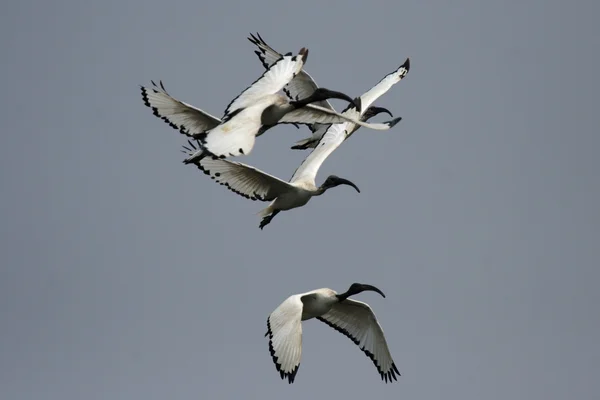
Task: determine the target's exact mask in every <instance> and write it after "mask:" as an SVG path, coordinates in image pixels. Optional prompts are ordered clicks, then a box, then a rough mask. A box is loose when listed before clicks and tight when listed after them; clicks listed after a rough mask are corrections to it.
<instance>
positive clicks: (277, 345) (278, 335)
mask: <svg viewBox="0 0 600 400" xmlns="http://www.w3.org/2000/svg"><path fill="white" fill-rule="evenodd" d="M302 309H303V303H302V300H301V296H300V295H293V296H290V297H288V298H287V299H286V300H285V301H284V302H283V303H281V304H280V305H279V307H277V308H276V309H275V311H273V312H272V313H271V315H269V318H267V335H266V336H268V337H269V351H270V352H271V357H273V362H274V363H275V367H276V368H277V371H279V374H280V375H281V379H285V378H287V379H288V381H289V383H292V382H294V378H295V377H296V373H297V372H298V368H299V367H300V359H301V357H302V321H301V320H302Z"/></svg>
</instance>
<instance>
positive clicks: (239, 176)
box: [184, 108, 402, 229]
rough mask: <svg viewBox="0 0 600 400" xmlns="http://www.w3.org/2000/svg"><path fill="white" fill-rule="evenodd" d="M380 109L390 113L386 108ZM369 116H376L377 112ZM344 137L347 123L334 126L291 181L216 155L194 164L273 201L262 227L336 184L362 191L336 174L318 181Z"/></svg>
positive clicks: (251, 195) (250, 195) (236, 188)
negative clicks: (278, 215)
mask: <svg viewBox="0 0 600 400" xmlns="http://www.w3.org/2000/svg"><path fill="white" fill-rule="evenodd" d="M377 110H378V111H380V112H387V113H389V111H388V110H386V109H385V108H378V109H377ZM369 115H375V112H373V113H372V114H369ZM401 119H402V118H400V117H398V118H395V119H394V120H392V121H390V122H388V123H389V124H390V126H394V125H395V124H396V123H398V122H399V121H400V120H401ZM345 137H346V128H345V124H333V125H331V127H330V128H329V129H328V130H327V133H326V134H325V136H323V138H322V140H321V142H320V145H319V146H318V147H317V148H316V149H314V150H313V151H312V152H311V153H310V154H309V155H308V156H307V157H306V158H305V159H304V161H302V163H301V164H300V166H299V167H298V168H297V169H296V172H294V175H293V176H292V179H291V180H290V181H289V182H285V181H283V180H281V179H279V178H277V177H275V176H273V175H270V174H267V173H266V172H263V171H261V170H259V169H256V168H254V167H252V166H250V165H246V164H242V163H240V162H236V161H231V160H225V159H221V158H219V157H216V156H212V157H204V158H202V159H199V160H194V161H193V163H194V164H195V165H196V166H197V167H198V168H199V169H200V170H201V171H202V172H204V173H205V174H206V175H209V176H210V177H211V178H212V179H213V180H214V181H215V182H217V183H220V184H221V185H224V186H225V187H226V188H228V189H229V190H231V191H232V192H234V193H237V194H239V195H241V196H243V197H246V198H247V199H251V200H260V201H270V202H271V204H269V206H268V207H267V208H265V209H263V210H262V211H260V212H259V213H258V215H259V216H260V217H262V220H261V222H260V224H259V228H260V229H263V228H264V227H265V226H266V225H268V224H269V223H270V222H271V220H272V219H273V218H274V217H275V216H276V215H277V214H278V213H280V212H281V211H286V210H291V209H293V208H297V207H302V206H303V205H305V204H306V203H308V201H309V200H310V199H311V198H312V197H313V196H320V195H322V194H323V193H325V192H326V191H327V190H328V189H331V188H333V187H336V186H339V185H349V186H352V187H353V188H354V189H355V190H356V191H357V192H359V193H360V190H359V188H358V187H357V186H356V185H355V184H354V183H353V182H351V181H349V180H347V179H343V178H340V177H338V176H336V175H330V176H329V177H327V179H325V181H324V182H323V184H322V185H321V186H316V184H315V177H316V175H317V172H318V170H319V168H320V166H321V164H323V162H324V161H325V159H326V158H327V157H328V156H329V155H330V154H331V153H332V152H333V151H334V150H335V149H336V148H337V147H338V146H339V145H340V144H341V143H342V142H343V141H344V139H345ZM188 143H189V144H190V146H191V147H186V146H184V149H185V150H184V153H187V154H188V155H191V156H193V154H196V152H197V150H198V149H197V148H196V146H194V144H193V143H192V142H191V141H188Z"/></svg>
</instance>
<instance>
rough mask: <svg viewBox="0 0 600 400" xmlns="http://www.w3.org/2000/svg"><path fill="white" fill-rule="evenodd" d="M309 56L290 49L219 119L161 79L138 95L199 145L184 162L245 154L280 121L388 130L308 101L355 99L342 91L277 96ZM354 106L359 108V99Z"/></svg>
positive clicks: (236, 99) (233, 101) (315, 91)
mask: <svg viewBox="0 0 600 400" xmlns="http://www.w3.org/2000/svg"><path fill="white" fill-rule="evenodd" d="M307 55H308V50H307V49H305V48H303V49H301V50H300V52H299V53H298V55H296V56H292V54H291V53H288V54H286V55H283V56H280V57H279V58H278V59H277V60H276V61H275V62H274V63H273V64H272V65H271V66H270V68H269V69H267V70H266V71H265V73H264V74H263V75H262V76H261V77H260V78H258V79H257V80H256V81H255V82H254V83H253V84H252V85H251V86H250V87H248V88H247V89H246V90H244V91H243V92H242V93H241V94H240V95H239V96H237V97H236V98H235V99H233V100H232V101H231V103H229V105H228V106H227V109H226V110H225V113H224V115H223V118H221V119H218V118H216V117H214V116H212V115H210V114H208V113H206V112H204V111H202V110H200V109H198V108H195V107H193V106H191V105H189V104H187V103H184V102H182V101H179V100H177V99H175V98H173V97H171V96H170V95H169V94H168V93H167V91H166V90H165V88H164V86H163V84H162V82H161V83H160V87H159V86H157V85H156V84H154V82H152V83H153V87H151V88H147V87H143V86H142V87H141V91H142V98H143V100H144V104H145V105H146V106H148V107H150V108H151V109H152V111H153V113H154V115H156V116H157V117H159V118H161V119H162V120H164V121H165V122H167V123H168V124H169V125H170V126H171V127H173V128H175V129H177V130H179V131H180V132H181V133H183V134H185V135H187V136H190V137H193V138H194V139H196V140H198V141H199V142H200V145H201V147H200V149H198V151H197V152H196V153H195V154H192V155H191V156H190V157H189V158H188V159H186V160H184V162H185V163H186V164H188V163H191V162H193V161H194V160H198V159H202V158H203V157H205V156H207V155H213V156H217V157H221V158H225V157H234V156H239V155H243V154H249V153H250V152H251V151H252V148H253V147H254V141H255V137H256V136H260V135H261V134H262V133H264V132H265V131H266V130H268V129H269V128H271V127H273V126H275V125H276V124H279V123H290V124H312V123H316V122H321V123H333V122H345V121H351V122H354V123H357V124H359V125H361V126H365V127H368V128H371V129H377V130H387V129H389V128H390V125H389V124H388V123H380V124H367V123H364V122H361V121H357V120H354V119H352V118H350V117H347V116H345V115H342V114H339V113H337V112H335V111H332V110H330V109H327V108H322V107H319V106H317V105H313V104H310V103H312V102H318V101H323V100H326V99H329V98H338V99H342V100H346V101H348V102H350V103H353V102H354V100H353V99H352V98H350V97H349V96H347V95H345V94H343V93H340V92H336V91H332V90H328V89H324V88H319V89H317V90H314V91H312V92H311V93H310V94H309V95H307V96H306V97H303V98H302V99H297V100H292V101H290V100H288V99H287V98H286V97H285V96H283V95H280V94H278V92H279V91H280V90H282V88H283V87H284V86H285V85H286V84H287V83H288V82H289V81H290V80H292V79H293V78H294V76H295V75H296V74H297V73H298V72H299V71H300V70H301V69H302V66H303V65H304V63H305V61H306V58H307ZM354 104H355V106H356V107H357V108H360V103H359V101H357V102H356V103H354Z"/></svg>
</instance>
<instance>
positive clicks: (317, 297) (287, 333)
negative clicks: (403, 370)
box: [265, 283, 400, 383]
mask: <svg viewBox="0 0 600 400" xmlns="http://www.w3.org/2000/svg"><path fill="white" fill-rule="evenodd" d="M367 290H369V291H374V292H377V293H379V294H380V295H382V296H383V297H385V295H384V294H383V292H382V291H381V290H379V289H377V288H376V287H375V286H371V285H365V284H361V283H353V284H352V285H351V286H350V288H349V289H348V291H347V292H345V293H341V294H337V293H336V292H335V291H333V290H331V289H326V288H325V289H317V290H312V291H310V292H306V293H302V294H295V295H293V296H290V297H288V298H287V299H286V300H285V301H284V302H283V303H281V305H280V306H279V307H277V308H276V309H275V311H273V312H272V313H271V315H269V318H267V333H266V334H265V336H268V337H269V351H270V352H271V356H272V357H273V362H274V363H275V367H276V368H277V371H279V374H280V375H281V379H285V378H287V379H288V382H289V383H292V382H294V379H295V377H296V373H297V372H298V368H299V367H300V358H301V355H302V324H301V321H306V320H308V319H311V318H317V319H318V320H319V321H321V322H324V323H326V324H327V325H329V326H331V327H332V328H333V329H335V330H337V331H338V332H341V333H343V334H344V335H346V336H347V337H348V338H350V340H352V341H353V342H354V343H355V344H356V345H358V346H359V347H360V349H361V350H362V351H363V352H364V353H365V354H366V355H367V356H368V357H369V358H370V359H371V360H372V361H373V364H375V367H376V368H377V371H379V374H380V375H381V379H382V380H385V382H386V383H387V382H392V380H398V379H397V377H396V374H397V375H398V376H400V372H399V371H398V368H396V364H394V360H393V359H392V355H391V354H390V350H389V349H388V345H387V342H386V340H385V336H384V334H383V329H381V325H379V322H378V321H377V318H376V317H375V314H374V313H373V310H371V307H369V305H368V304H366V303H363V302H360V301H356V300H352V299H348V297H349V296H353V295H355V294H358V293H360V292H363V291H367Z"/></svg>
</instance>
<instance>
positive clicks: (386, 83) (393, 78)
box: [360, 58, 410, 112]
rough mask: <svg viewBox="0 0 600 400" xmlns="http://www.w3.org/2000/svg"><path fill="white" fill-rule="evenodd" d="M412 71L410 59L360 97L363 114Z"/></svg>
mask: <svg viewBox="0 0 600 400" xmlns="http://www.w3.org/2000/svg"><path fill="white" fill-rule="evenodd" d="M409 70H410V58H407V59H406V61H404V63H403V64H402V65H401V66H399V67H398V69H396V70H395V71H393V72H390V73H389V74H387V75H386V76H384V77H383V78H382V79H381V80H380V81H379V82H378V83H377V84H376V85H375V86H373V87H372V88H371V89H369V90H368V91H367V92H365V93H364V94H363V95H362V96H360V100H361V102H362V109H363V112H364V111H365V110H366V109H367V108H369V106H370V105H371V104H373V102H374V101H375V100H377V99H378V98H379V97H381V96H383V95H384V94H385V93H386V92H387V91H388V90H390V88H391V87H392V86H394V85H395V84H396V83H398V82H400V81H401V80H402V79H403V78H404V77H405V76H406V74H408V71H409Z"/></svg>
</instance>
